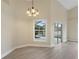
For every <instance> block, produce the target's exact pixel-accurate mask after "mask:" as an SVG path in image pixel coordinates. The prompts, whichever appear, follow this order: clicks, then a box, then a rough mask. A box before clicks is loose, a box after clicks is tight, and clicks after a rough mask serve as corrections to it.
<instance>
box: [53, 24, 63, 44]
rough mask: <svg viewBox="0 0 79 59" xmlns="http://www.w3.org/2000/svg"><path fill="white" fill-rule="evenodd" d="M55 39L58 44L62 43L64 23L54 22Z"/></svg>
mask: <svg viewBox="0 0 79 59" xmlns="http://www.w3.org/2000/svg"><path fill="white" fill-rule="evenodd" d="M54 40H55V42H56V43H57V44H59V43H62V42H63V39H62V24H60V23H55V24H54Z"/></svg>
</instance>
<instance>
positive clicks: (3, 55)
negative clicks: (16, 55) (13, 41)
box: [1, 49, 15, 59]
mask: <svg viewBox="0 0 79 59" xmlns="http://www.w3.org/2000/svg"><path fill="white" fill-rule="evenodd" d="M14 50H15V49H12V50H9V51H8V52H6V53H4V54H2V55H1V59H2V58H4V57H5V56H7V55H8V54H10V53H11V52H13V51H14Z"/></svg>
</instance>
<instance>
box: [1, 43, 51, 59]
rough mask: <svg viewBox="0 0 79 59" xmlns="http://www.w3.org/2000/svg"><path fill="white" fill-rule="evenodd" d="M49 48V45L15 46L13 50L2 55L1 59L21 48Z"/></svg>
mask: <svg viewBox="0 0 79 59" xmlns="http://www.w3.org/2000/svg"><path fill="white" fill-rule="evenodd" d="M29 46H31V47H51V46H50V45H36V44H27V45H21V46H17V47H15V48H14V49H12V50H10V51H8V52H6V53H4V54H3V55H1V59H2V58H4V57H6V56H7V55H8V54H10V53H11V52H13V51H14V50H15V49H19V48H23V47H29Z"/></svg>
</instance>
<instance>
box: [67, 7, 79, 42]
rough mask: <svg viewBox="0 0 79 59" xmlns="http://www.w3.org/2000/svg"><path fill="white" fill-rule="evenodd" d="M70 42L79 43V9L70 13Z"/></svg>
mask: <svg viewBox="0 0 79 59" xmlns="http://www.w3.org/2000/svg"><path fill="white" fill-rule="evenodd" d="M68 40H69V41H78V7H75V8H72V9H71V10H69V11H68Z"/></svg>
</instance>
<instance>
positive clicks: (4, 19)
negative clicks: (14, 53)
mask: <svg viewBox="0 0 79 59" xmlns="http://www.w3.org/2000/svg"><path fill="white" fill-rule="evenodd" d="M14 13H15V12H14V6H13V5H12V3H11V1H9V0H2V1H1V54H2V57H3V56H5V55H6V54H7V53H8V52H10V51H11V50H12V49H13V48H14V47H15V46H16V28H15V24H16V21H15V15H14Z"/></svg>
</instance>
